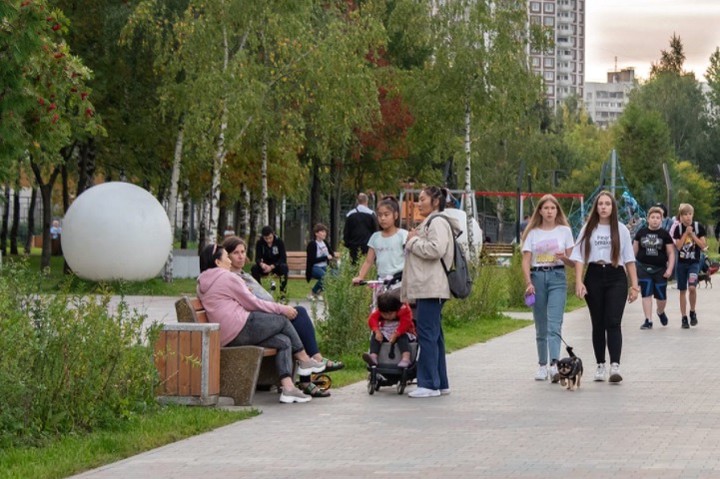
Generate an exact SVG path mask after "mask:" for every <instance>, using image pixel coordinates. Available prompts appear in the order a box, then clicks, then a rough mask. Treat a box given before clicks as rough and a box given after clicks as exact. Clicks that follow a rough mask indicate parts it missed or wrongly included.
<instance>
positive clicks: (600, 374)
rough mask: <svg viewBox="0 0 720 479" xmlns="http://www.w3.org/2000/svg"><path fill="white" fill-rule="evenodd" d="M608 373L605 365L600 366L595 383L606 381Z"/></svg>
mask: <svg viewBox="0 0 720 479" xmlns="http://www.w3.org/2000/svg"><path fill="white" fill-rule="evenodd" d="M606 373H607V371H606V370H605V363H602V364H598V365H597V369H596V370H595V378H594V379H595V381H605V375H606Z"/></svg>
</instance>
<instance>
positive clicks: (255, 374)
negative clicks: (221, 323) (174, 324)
mask: <svg viewBox="0 0 720 479" xmlns="http://www.w3.org/2000/svg"><path fill="white" fill-rule="evenodd" d="M175 313H176V314H177V320H178V322H179V323H207V322H208V319H207V314H206V313H205V308H204V307H203V305H202V303H201V302H200V300H199V299H198V298H192V299H191V298H188V297H187V296H183V297H182V298H180V299H179V300H178V301H176V302H175ZM276 354H277V350H276V349H272V348H263V347H260V346H229V347H223V348H220V396H228V397H231V398H233V400H234V401H235V405H236V406H250V405H251V404H252V401H253V397H254V396H255V390H256V389H257V388H258V386H273V385H277V384H278V376H277V371H276V369H275V358H274V356H275V355H276Z"/></svg>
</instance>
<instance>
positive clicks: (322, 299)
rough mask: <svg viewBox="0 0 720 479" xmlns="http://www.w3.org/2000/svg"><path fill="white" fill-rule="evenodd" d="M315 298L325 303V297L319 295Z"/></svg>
mask: <svg viewBox="0 0 720 479" xmlns="http://www.w3.org/2000/svg"><path fill="white" fill-rule="evenodd" d="M315 297H316V298H317V300H318V301H325V298H323V295H322V294H318V295H317V296H315Z"/></svg>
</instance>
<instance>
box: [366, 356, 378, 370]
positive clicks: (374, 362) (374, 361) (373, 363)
mask: <svg viewBox="0 0 720 479" xmlns="http://www.w3.org/2000/svg"><path fill="white" fill-rule="evenodd" d="M362 358H363V361H365V362H366V363H367V365H368V366H370V367H371V368H372V367H375V366H377V365H378V362H377V359H375V358H374V357H372V354H370V353H363V355H362Z"/></svg>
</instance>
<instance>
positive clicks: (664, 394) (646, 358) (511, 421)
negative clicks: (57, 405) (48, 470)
mask: <svg viewBox="0 0 720 479" xmlns="http://www.w3.org/2000/svg"><path fill="white" fill-rule="evenodd" d="M669 296H670V298H669V306H668V315H669V316H670V325H669V326H667V327H665V328H663V327H661V326H660V324H659V322H657V321H656V322H655V324H656V326H655V329H653V330H651V331H640V330H639V326H640V324H641V323H642V310H641V307H640V302H639V301H638V302H636V303H634V304H632V305H629V306H628V308H627V310H626V314H625V320H624V334H625V337H624V340H625V345H624V353H623V358H622V373H623V376H624V377H625V381H623V383H622V384H620V385H617V386H613V385H610V384H608V383H595V382H592V381H591V380H590V378H591V377H592V373H593V371H594V367H595V364H594V359H593V354H592V346H591V339H590V324H589V319H588V315H587V311H586V310H585V309H581V310H578V311H575V312H573V313H570V314H568V315H566V319H565V327H564V336H565V338H566V339H567V340H568V342H570V343H571V344H573V345H574V346H575V351H576V352H577V353H578V355H580V356H581V357H582V359H583V360H584V363H585V368H586V375H585V378H584V382H583V384H582V387H581V389H580V390H579V391H576V392H569V391H566V390H564V389H562V388H561V387H560V386H559V385H551V384H550V383H547V382H536V381H533V380H532V377H533V374H534V372H535V368H536V366H535V362H536V357H535V346H534V329H533V328H532V327H528V328H524V329H522V330H520V331H516V332H514V333H511V334H508V335H506V336H503V337H501V338H497V339H495V340H492V341H490V342H488V343H486V344H479V345H476V346H473V347H470V348H466V349H464V350H461V351H458V352H456V353H453V354H451V355H449V357H448V365H449V371H450V376H451V377H450V381H451V387H452V394H451V395H449V396H444V397H441V398H431V399H410V398H407V397H400V396H398V395H397V394H396V392H395V390H394V388H383V389H381V390H380V391H379V392H378V393H376V394H375V395H374V396H369V395H368V394H367V392H366V389H365V386H366V385H365V383H364V382H361V383H357V384H353V385H351V386H347V387H345V388H342V389H338V390H333V391H332V392H333V396H332V397H331V398H328V399H315V400H313V401H312V402H310V403H309V404H299V405H281V404H279V403H277V395H276V394H273V393H258V394H257V395H256V405H257V406H258V407H259V408H261V409H262V410H263V414H261V415H260V416H258V417H256V418H253V419H250V420H246V421H240V422H238V423H235V424H232V425H229V426H226V427H223V428H220V429H217V430H215V431H212V432H209V433H206V434H202V435H199V436H196V437H193V438H189V439H186V440H183V441H179V442H177V443H174V444H169V445H167V446H164V447H161V448H158V449H155V450H153V451H149V452H147V453H144V454H140V455H138V456H135V457H131V458H129V459H127V460H124V461H120V462H117V463H115V464H111V465H108V466H106V467H102V468H100V469H96V470H93V471H89V472H87V473H85V474H83V475H80V476H78V477H83V478H123V479H124V478H185V477H188V478H190V477H193V478H194V477H206V478H211V477H226V478H230V477H252V478H273V479H276V478H285V477H288V478H295V479H299V478H312V479H316V478H324V477H363V478H367V477H381V478H384V477H398V476H401V475H402V476H404V477H428V478H436V477H437V478H439V477H443V478H445V477H468V478H471V477H472V478H474V477H495V478H558V477H572V478H608V477H613V478H616V477H633V478H683V479H685V478H720V400H719V399H718V398H719V397H720V367H718V365H720V342H718V339H720V321H718V319H717V318H718V314H717V313H718V311H720V286H719V287H718V290H717V291H714V290H711V289H708V290H705V289H704V288H702V289H701V290H700V291H699V307H698V316H699V321H700V324H699V326H698V327H696V328H693V329H690V330H683V329H681V328H680V318H679V313H678V311H679V306H678V292H677V291H676V290H674V289H671V290H670V291H669Z"/></svg>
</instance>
